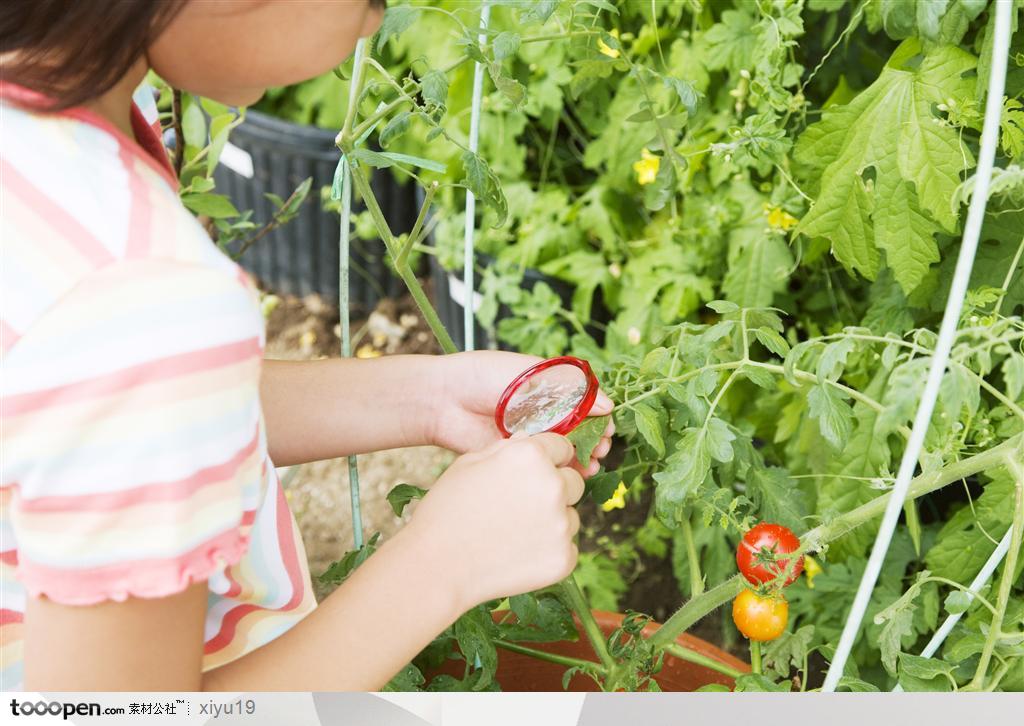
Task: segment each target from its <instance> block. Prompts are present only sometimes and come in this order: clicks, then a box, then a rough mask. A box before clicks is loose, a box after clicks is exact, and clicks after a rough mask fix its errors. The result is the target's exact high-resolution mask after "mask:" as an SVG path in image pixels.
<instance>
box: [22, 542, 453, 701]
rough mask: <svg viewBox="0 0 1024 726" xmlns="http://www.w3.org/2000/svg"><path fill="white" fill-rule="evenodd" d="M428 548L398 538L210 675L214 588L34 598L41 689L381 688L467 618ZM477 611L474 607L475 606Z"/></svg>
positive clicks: (36, 676)
mask: <svg viewBox="0 0 1024 726" xmlns="http://www.w3.org/2000/svg"><path fill="white" fill-rule="evenodd" d="M440 554H441V553H440V552H439V551H437V548H434V547H432V546H431V543H430V541H429V540H426V541H424V540H422V539H420V538H417V537H415V536H409V535H403V534H399V535H397V536H396V537H395V538H394V539H393V540H391V541H389V542H388V543H386V544H385V545H384V546H383V547H381V549H380V551H379V552H377V553H376V554H375V555H374V556H373V557H371V558H370V559H369V560H367V562H365V563H364V564H363V566H362V567H360V568H359V570H358V571H357V572H356V573H354V574H353V575H352V577H351V578H350V579H349V580H348V581H347V582H346V583H345V584H344V585H342V586H341V587H340V588H338V590H337V591H335V592H334V593H332V594H331V596H330V597H328V598H327V599H326V600H325V601H324V602H323V603H321V605H320V606H319V607H318V608H317V609H316V610H314V611H313V612H312V613H310V614H309V615H308V616H307V617H306V618H305V619H304V620H302V621H301V622H300V623H298V624H297V625H296V626H295V627H293V628H292V630H291V631H289V632H288V633H286V634H285V635H283V636H281V637H280V638H277V639H276V640H273V641H271V642H270V643H268V644H267V645H265V646H263V647H261V648H258V649H256V650H255V651H253V652H251V653H249V654H248V655H245V656H243V657H242V658H239V659H238V660H235V661H233V662H231V663H229V664H227V665H224V666H221V667H219V668H215V669H213V670H211V671H208V672H206V673H205V674H201V666H202V656H203V621H204V618H205V613H206V607H207V588H206V583H205V582H203V583H199V584H196V585H192V586H191V587H190V588H188V589H187V590H185V591H184V592H181V593H178V594H177V595H173V596H170V597H164V598H156V599H151V600H146V599H139V598H131V599H129V600H127V601H125V602H123V603H117V602H107V603H103V604H101V605H95V606H92V607H67V606H63V605H57V604H54V603H51V602H50V601H48V600H45V599H33V600H30V602H29V604H28V607H27V611H26V616H25V623H26V627H27V632H26V638H25V644H26V649H27V652H26V653H25V666H26V671H25V684H26V685H25V687H26V688H28V689H29V690H33V691H49V690H56V691H119V690H126V691H164V690H171V691H199V690H204V691H205V690H210V691H263V690H268V691H280V690H285V691H301V690H316V691H320V690H347V691H348V690H374V689H377V688H380V687H381V686H382V685H383V684H384V683H386V682H387V680H388V679H389V678H390V677H391V676H392V675H394V673H396V672H397V671H398V670H399V669H400V668H401V667H402V666H403V665H405V664H406V663H408V662H409V661H410V660H412V658H413V657H414V656H415V655H416V654H417V653H418V652H419V651H420V650H421V649H422V648H423V647H424V646H426V645H427V644H428V643H429V642H430V641H431V640H432V639H433V638H434V637H435V636H436V635H437V634H438V633H440V632H441V631H442V630H444V629H445V628H446V627H447V626H448V625H450V624H451V623H452V622H453V621H454V620H455V619H456V618H457V617H458V616H459V614H460V600H459V599H458V595H457V593H458V590H457V589H456V588H455V587H454V583H453V582H450V581H449V580H451V579H453V578H452V575H451V571H452V568H451V567H450V566H449V567H445V568H437V569H435V568H436V563H437V562H438V556H439V555H440ZM467 607H468V605H467Z"/></svg>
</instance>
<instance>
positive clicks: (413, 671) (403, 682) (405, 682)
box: [381, 663, 424, 693]
mask: <svg viewBox="0 0 1024 726" xmlns="http://www.w3.org/2000/svg"><path fill="white" fill-rule="evenodd" d="M423 682H424V678H423V674H422V673H421V672H420V669H419V668H417V667H416V666H414V665H413V664H412V663H409V664H408V665H406V666H405V667H404V668H403V669H402V670H400V671H398V673H397V674H395V676H394V677H393V678H392V679H391V680H390V681H388V682H387V683H386V684H385V685H384V687H383V688H382V689H381V690H382V691H384V692H392V693H394V692H407V691H418V690H420V686H422V685H423Z"/></svg>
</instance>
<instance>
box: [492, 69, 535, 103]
mask: <svg viewBox="0 0 1024 726" xmlns="http://www.w3.org/2000/svg"><path fill="white" fill-rule="evenodd" d="M487 70H488V72H489V73H490V74H491V80H492V81H494V87H495V88H497V89H498V92H499V93H501V94H502V95H503V96H504V97H505V98H507V99H508V100H509V101H510V102H511V103H512V106H513V107H515V108H519V107H520V106H521V105H523V101H525V100H526V86H524V85H523V84H522V83H520V82H519V81H517V80H516V79H515V78H512V77H511V76H507V75H505V73H504V72H503V71H502V69H501V66H500V65H498V64H497V63H488V64H487Z"/></svg>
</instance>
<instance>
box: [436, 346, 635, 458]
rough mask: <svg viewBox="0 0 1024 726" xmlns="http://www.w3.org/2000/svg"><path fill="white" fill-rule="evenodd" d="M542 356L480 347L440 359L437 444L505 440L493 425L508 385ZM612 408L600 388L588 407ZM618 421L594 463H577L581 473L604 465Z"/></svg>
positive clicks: (464, 447)
mask: <svg viewBox="0 0 1024 726" xmlns="http://www.w3.org/2000/svg"><path fill="white" fill-rule="evenodd" d="M541 360H542V359H541V358H538V357H536V356H532V355H523V354H521V353H506V352H503V351H490V350H481V351H474V352H470V353H456V354H453V355H446V356H443V357H441V358H440V359H439V361H438V363H439V365H438V370H439V376H440V380H439V381H438V385H436V386H435V391H436V398H435V401H434V405H433V406H432V409H433V410H434V411H435V414H434V418H433V422H432V425H431V429H430V438H431V440H432V442H433V443H435V444H436V445H438V446H443V447H444V448H446V449H451V450H452V451H455V452H458V453H460V454H461V453H465V452H468V451H479V450H481V449H484V448H486V447H487V446H490V445H491V444H493V443H494V442H496V441H500V440H501V439H502V436H501V433H500V432H499V431H498V428H497V427H496V426H495V425H494V409H495V407H496V406H497V404H498V398H499V397H500V396H501V394H502V392H503V391H504V390H505V388H506V387H507V386H508V384H509V383H510V382H511V381H512V379H514V378H515V377H516V376H518V375H519V374H520V373H522V372H523V371H525V370H526V369H527V368H529V367H530V366H532V365H534V364H536V363H539V362H540V361H541ZM611 411H612V401H611V399H610V398H608V396H606V395H605V394H604V393H602V392H598V394H597V400H596V401H595V402H594V407H593V409H591V411H590V415H591V416H604V415H605V414H609V413H611ZM614 433H615V425H614V424H613V423H612V422H611V421H609V422H608V428H607V429H606V430H605V432H604V435H603V437H602V439H601V441H600V443H598V445H597V446H596V447H594V451H593V454H592V455H591V459H590V464H589V465H588V466H587V467H585V468H583V467H579V465H578V464H576V465H575V466H576V467H577V469H578V470H579V471H580V473H581V474H583V476H593V475H594V474H596V473H597V470H598V469H599V468H600V459H601V458H603V457H604V456H605V455H606V454H607V453H608V450H609V449H610V448H611V445H612V442H611V437H612V435H613V434H614Z"/></svg>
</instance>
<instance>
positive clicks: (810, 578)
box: [804, 555, 822, 590]
mask: <svg viewBox="0 0 1024 726" xmlns="http://www.w3.org/2000/svg"><path fill="white" fill-rule="evenodd" d="M821 573H822V569H821V565H819V564H818V561H817V560H816V559H814V558H813V557H811V556H810V555H804V574H805V575H806V576H807V587H809V588H811V589H812V590H813V589H814V578H815V577H817V576H818V575H820V574H821Z"/></svg>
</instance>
